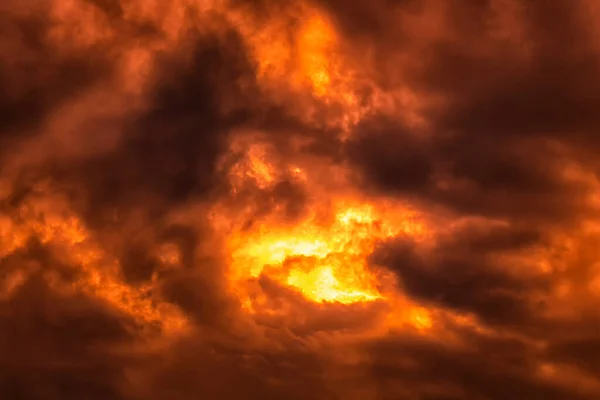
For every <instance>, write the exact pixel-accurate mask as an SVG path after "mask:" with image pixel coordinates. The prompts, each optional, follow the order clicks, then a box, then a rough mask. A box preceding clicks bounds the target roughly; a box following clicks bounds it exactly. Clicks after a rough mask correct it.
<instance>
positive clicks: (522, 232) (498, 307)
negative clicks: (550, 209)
mask: <svg viewBox="0 0 600 400" xmlns="http://www.w3.org/2000/svg"><path fill="white" fill-rule="evenodd" d="M539 236H540V233H539V232H536V231H535V230H531V229H527V228H525V229H523V228H521V229H518V228H517V229H507V228H499V229H498V228H496V229H477V228H467V229H464V230H462V231H459V232H455V233H453V235H452V236H451V237H449V238H447V239H443V240H441V241H440V243H439V244H438V245H437V246H436V248H435V249H433V250H432V251H430V252H428V253H427V254H418V252H417V251H416V249H417V247H416V245H414V244H413V243H411V242H410V241H399V242H395V243H391V244H387V245H385V246H383V247H382V248H381V249H380V250H378V251H377V252H375V254H374V261H376V262H377V263H378V264H382V265H386V266H387V267H388V268H390V269H392V270H393V271H395V272H396V273H397V274H398V276H399V277H400V279H401V282H402V286H403V288H404V290H405V291H406V292H407V293H408V294H409V295H411V296H414V297H416V298H418V299H419V300H421V301H426V302H432V303H434V304H438V305H441V306H443V307H450V308H454V309H457V310H459V311H461V312H473V313H475V314H476V315H478V316H479V317H481V318H482V319H484V320H486V321H488V322H490V323H502V324H507V325H510V324H513V323H521V324H522V323H528V322H529V321H531V319H532V318H533V317H534V315H535V314H537V313H538V312H539V311H540V310H541V307H542V306H543V304H530V302H529V298H530V296H531V294H532V293H534V292H536V291H544V290H548V289H549V282H546V281H545V280H541V279H539V278H536V277H527V276H526V273H522V272H521V271H519V267H520V266H519V265H518V264H516V263H517V261H515V260H514V259H513V260H511V261H509V262H510V263H512V265H510V264H509V265H505V264H504V263H503V262H502V261H500V260H501V258H500V257H503V256H504V257H506V256H508V255H511V253H515V252H516V251H526V250H527V249H530V250H532V249H533V247H534V246H535V245H539V243H538V240H539V239H538V238H539ZM521 268H522V267H521Z"/></svg>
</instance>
